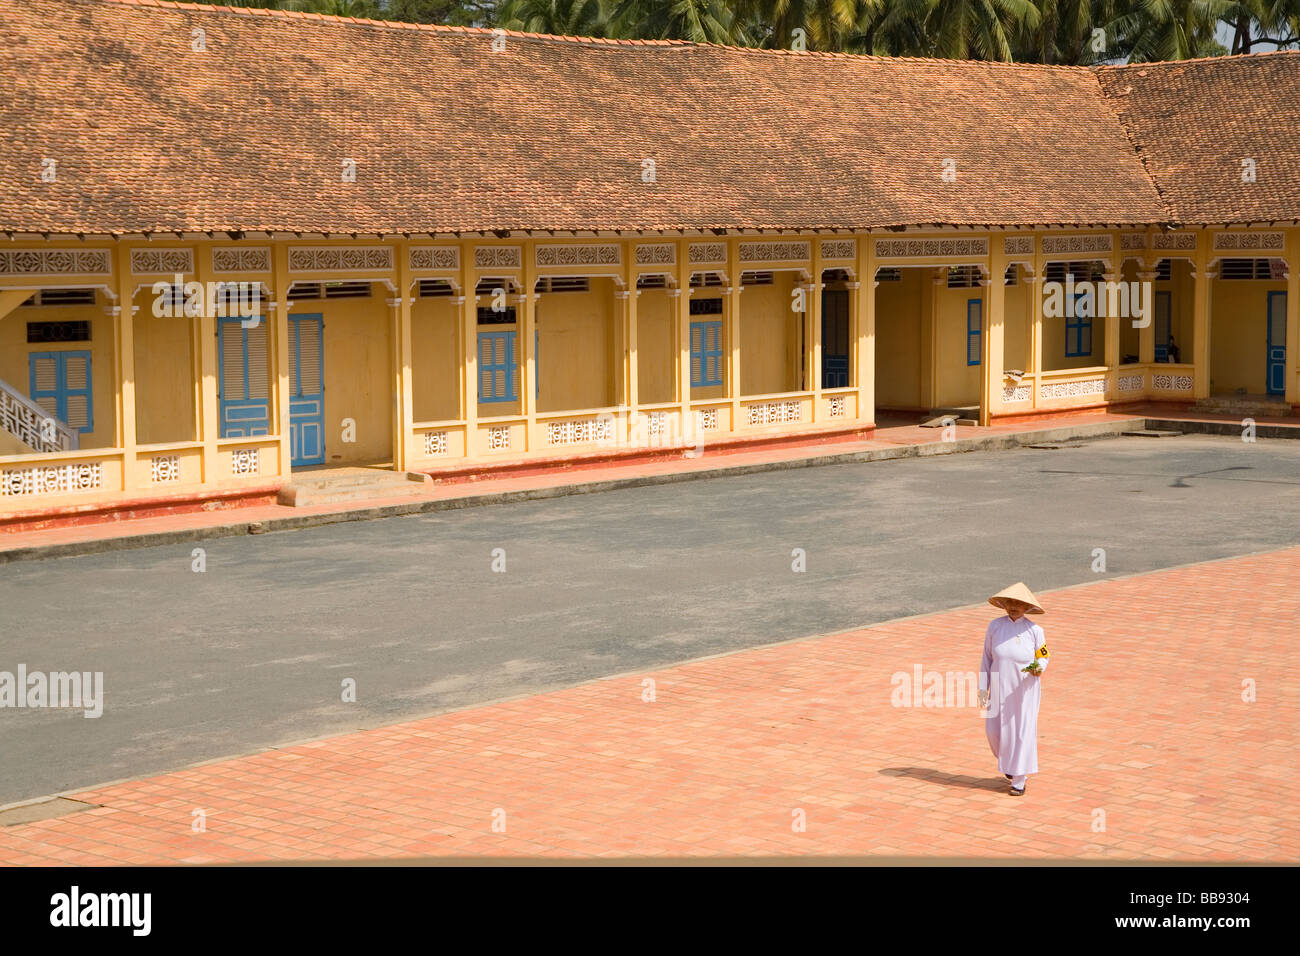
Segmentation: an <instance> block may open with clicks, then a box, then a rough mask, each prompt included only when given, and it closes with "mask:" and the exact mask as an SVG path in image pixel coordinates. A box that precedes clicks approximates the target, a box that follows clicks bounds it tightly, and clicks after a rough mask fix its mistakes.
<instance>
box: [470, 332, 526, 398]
mask: <svg viewBox="0 0 1300 956" xmlns="http://www.w3.org/2000/svg"><path fill="white" fill-rule="evenodd" d="M517 360H518V356H517V353H516V352H515V333H514V332H480V333H479V334H478V400H479V401H480V402H513V401H515V400H516V399H518V397H519V367H518V364H517Z"/></svg>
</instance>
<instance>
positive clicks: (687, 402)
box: [676, 239, 695, 439]
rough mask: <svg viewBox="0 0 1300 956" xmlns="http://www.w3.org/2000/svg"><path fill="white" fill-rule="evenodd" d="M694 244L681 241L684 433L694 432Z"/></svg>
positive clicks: (679, 284) (679, 302)
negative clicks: (692, 297)
mask: <svg viewBox="0 0 1300 956" xmlns="http://www.w3.org/2000/svg"><path fill="white" fill-rule="evenodd" d="M690 247H691V244H690V240H687V239H682V240H680V241H678V243H677V287H678V289H679V290H680V292H681V294H680V295H679V296H678V297H677V322H676V330H677V331H676V339H677V348H676V354H677V365H676V369H677V401H678V402H679V403H680V404H681V409H682V427H681V435H682V438H683V439H686V438H688V437H689V436H691V435H693V434H694V433H695V432H694V429H693V428H692V427H691V426H692V423H691V421H690V410H691V248H690Z"/></svg>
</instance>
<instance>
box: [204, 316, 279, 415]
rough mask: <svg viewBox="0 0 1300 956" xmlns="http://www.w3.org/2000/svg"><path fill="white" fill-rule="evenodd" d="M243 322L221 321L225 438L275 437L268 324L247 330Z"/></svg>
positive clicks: (219, 343) (219, 352) (219, 345)
mask: <svg viewBox="0 0 1300 956" xmlns="http://www.w3.org/2000/svg"><path fill="white" fill-rule="evenodd" d="M243 322H244V320H242V319H222V318H219V319H217V361H218V365H219V371H218V381H219V382H220V383H221V390H220V392H219V393H218V397H219V398H220V406H221V408H220V411H221V437H222V438H251V437H253V436H255V435H269V434H271V401H270V395H271V392H270V385H269V382H270V376H269V374H268V368H267V352H266V321H265V320H259V321H258V323H257V324H256V325H254V326H252V327H251V328H246V327H245V326H244V324H243Z"/></svg>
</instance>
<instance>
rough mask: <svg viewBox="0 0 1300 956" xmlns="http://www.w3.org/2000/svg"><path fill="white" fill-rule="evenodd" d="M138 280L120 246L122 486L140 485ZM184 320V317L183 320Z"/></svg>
mask: <svg viewBox="0 0 1300 956" xmlns="http://www.w3.org/2000/svg"><path fill="white" fill-rule="evenodd" d="M134 292H135V280H134V279H133V278H132V276H131V250H130V249H128V248H127V247H126V245H125V244H119V245H118V248H117V298H118V303H119V305H118V307H117V310H116V311H117V315H116V316H115V318H114V321H113V331H114V338H113V351H114V358H115V360H116V361H115V363H114V364H115V365H116V366H117V398H116V405H117V428H116V429H115V432H116V434H115V437H116V438H117V446H118V447H119V448H121V449H122V490H123V491H131V490H132V489H133V488H135V487H137V486H138V485H139V482H138V481H137V478H136V465H135V453H136V429H135V295H134ZM182 321H183V320H182Z"/></svg>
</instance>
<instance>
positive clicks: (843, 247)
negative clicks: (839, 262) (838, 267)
mask: <svg viewBox="0 0 1300 956" xmlns="http://www.w3.org/2000/svg"><path fill="white" fill-rule="evenodd" d="M857 257H858V242H857V240H856V239H823V240H822V258H823V259H856V258H857Z"/></svg>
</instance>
